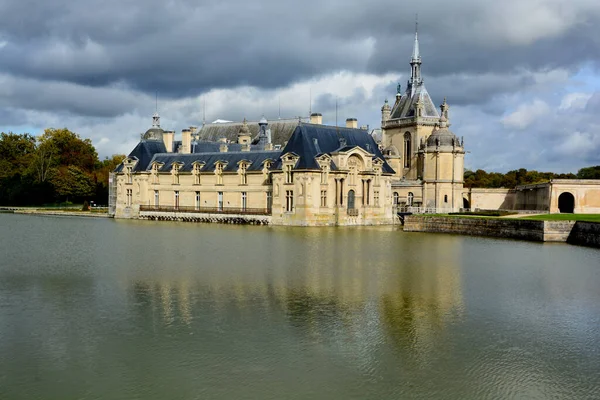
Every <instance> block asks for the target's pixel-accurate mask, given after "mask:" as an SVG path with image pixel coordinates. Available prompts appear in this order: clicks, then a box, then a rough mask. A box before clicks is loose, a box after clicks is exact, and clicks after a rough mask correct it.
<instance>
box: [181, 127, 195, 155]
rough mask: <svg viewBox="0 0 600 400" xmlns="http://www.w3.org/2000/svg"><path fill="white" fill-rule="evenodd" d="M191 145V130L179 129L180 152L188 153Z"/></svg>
mask: <svg viewBox="0 0 600 400" xmlns="http://www.w3.org/2000/svg"><path fill="white" fill-rule="evenodd" d="M191 147H192V131H191V130H189V129H184V130H182V131H181V152H182V153H184V154H189V153H190V152H191Z"/></svg>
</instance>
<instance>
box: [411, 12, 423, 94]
mask: <svg viewBox="0 0 600 400" xmlns="http://www.w3.org/2000/svg"><path fill="white" fill-rule="evenodd" d="M417 18H418V15H417ZM410 67H411V73H410V80H409V81H408V85H409V87H408V89H410V90H411V92H412V93H413V94H414V90H415V89H416V87H417V86H419V85H420V84H421V83H422V82H423V80H422V79H421V53H420V51H419V21H418V19H417V21H416V25H415V43H414V45H413V52H412V57H411V59H410Z"/></svg>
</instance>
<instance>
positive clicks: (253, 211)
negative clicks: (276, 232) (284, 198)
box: [140, 205, 271, 215]
mask: <svg viewBox="0 0 600 400" xmlns="http://www.w3.org/2000/svg"><path fill="white" fill-rule="evenodd" d="M140 211H149V212H152V211H156V212H173V213H206V214H242V215H271V209H270V208H249V207H193V206H179V207H178V206H148V205H140Z"/></svg>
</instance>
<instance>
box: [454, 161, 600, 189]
mask: <svg viewBox="0 0 600 400" xmlns="http://www.w3.org/2000/svg"><path fill="white" fill-rule="evenodd" d="M551 179H600V165H597V166H595V167H586V168H581V169H580V170H579V171H577V173H576V174H573V173H566V174H556V173H554V172H538V171H528V170H526V169H525V168H521V169H516V170H514V171H508V172H507V173H505V174H503V173H500V172H486V171H484V170H482V169H478V170H477V171H469V170H466V171H465V178H464V180H465V183H464V186H465V187H468V188H471V187H473V188H514V187H515V186H518V185H529V184H532V183H541V182H548V181H549V180H551Z"/></svg>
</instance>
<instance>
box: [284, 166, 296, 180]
mask: <svg viewBox="0 0 600 400" xmlns="http://www.w3.org/2000/svg"><path fill="white" fill-rule="evenodd" d="M292 169H293V166H292V165H286V166H285V167H284V172H285V183H294V174H293V173H292Z"/></svg>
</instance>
